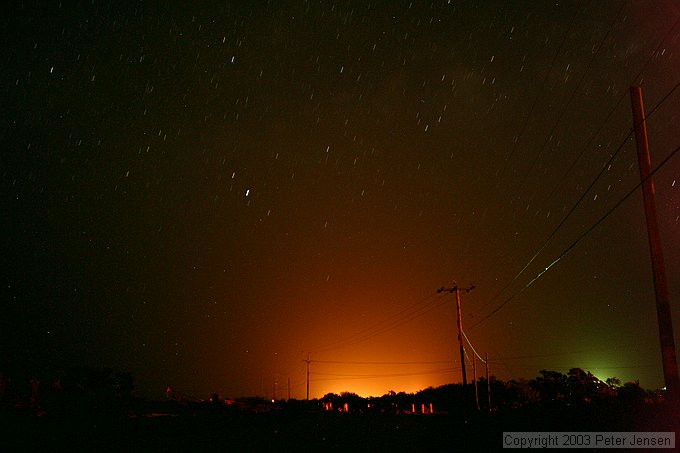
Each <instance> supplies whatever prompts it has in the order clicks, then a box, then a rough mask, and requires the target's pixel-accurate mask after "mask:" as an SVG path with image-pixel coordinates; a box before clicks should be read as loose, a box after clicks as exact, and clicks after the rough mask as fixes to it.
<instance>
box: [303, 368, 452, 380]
mask: <svg viewBox="0 0 680 453" xmlns="http://www.w3.org/2000/svg"><path fill="white" fill-rule="evenodd" d="M459 370H460V368H442V369H438V370H428V371H420V372H415V373H391V374H334V373H313V374H314V375H317V376H335V377H334V378H316V379H315V380H316V381H343V380H349V379H379V378H390V377H406V376H425V375H430V374H444V373H453V372H455V371H459Z"/></svg>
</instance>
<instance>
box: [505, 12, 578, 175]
mask: <svg viewBox="0 0 680 453" xmlns="http://www.w3.org/2000/svg"><path fill="white" fill-rule="evenodd" d="M580 9H581V7H580V6H578V7H576V11H574V15H573V17H572V18H571V22H570V23H569V27H567V31H566V32H565V33H564V36H563V37H562V41H561V42H560V45H559V47H558V48H557V51H556V52H555V55H553V58H552V61H551V62H550V69H549V70H548V72H547V73H546V75H545V77H544V78H543V82H542V83H541V88H540V89H539V90H538V94H537V95H536V97H535V98H534V101H533V103H532V104H531V108H530V109H529V114H528V115H527V116H526V118H524V123H523V124H522V128H521V129H520V132H519V134H518V135H517V138H515V140H514V142H513V146H512V149H511V150H510V156H508V158H507V159H506V160H505V165H504V166H503V168H502V169H501V172H500V174H499V176H498V183H497V184H496V187H498V185H499V184H500V183H501V181H502V180H503V176H504V174H505V171H506V170H507V167H508V165H509V163H510V160H511V159H512V157H513V156H514V154H515V152H516V151H517V147H518V144H519V142H520V139H521V138H522V136H523V135H524V132H525V130H526V128H527V125H528V124H529V120H530V119H531V117H532V115H533V113H534V109H535V108H536V105H537V104H538V100H539V99H540V97H541V94H542V93H543V90H544V89H545V86H546V84H547V82H548V78H549V77H550V74H551V73H552V71H553V68H554V67H555V62H556V61H557V57H558V56H559V55H560V53H561V52H562V48H563V47H564V43H565V42H566V41H567V38H568V37H569V34H570V32H571V29H572V27H573V26H574V22H575V21H576V17H577V16H578V12H579V11H580Z"/></svg>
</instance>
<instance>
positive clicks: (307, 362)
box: [305, 352, 311, 401]
mask: <svg viewBox="0 0 680 453" xmlns="http://www.w3.org/2000/svg"><path fill="white" fill-rule="evenodd" d="M305 362H307V398H306V399H307V401H309V362H311V360H309V352H308V353H307V360H305Z"/></svg>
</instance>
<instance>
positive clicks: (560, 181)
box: [475, 17, 680, 313]
mask: <svg viewBox="0 0 680 453" xmlns="http://www.w3.org/2000/svg"><path fill="white" fill-rule="evenodd" d="M678 24H680V17H678V18H677V19H676V21H675V22H674V23H673V25H672V26H671V27H670V28H669V30H668V31H667V32H666V34H665V35H664V37H663V38H662V39H661V41H659V44H658V45H657V46H656V48H655V50H654V51H653V52H652V53H651V55H650V57H649V58H648V59H647V61H646V62H645V63H644V65H643V66H642V68H641V69H640V71H639V72H638V73H637V75H636V76H635V78H634V79H633V81H636V80H638V79H639V78H640V76H641V75H642V73H643V72H644V71H645V70H646V68H647V66H649V63H650V62H651V61H652V59H653V58H654V55H656V54H657V53H658V51H659V49H660V48H661V46H662V45H663V43H664V42H665V41H666V39H668V37H669V36H670V34H671V33H672V32H673V30H674V29H675V28H676V27H677V26H678ZM591 61H592V60H591ZM676 88H677V85H676V86H675V87H674V88H673V89H672V90H671V91H670V92H669V93H668V94H666V96H664V98H663V99H662V100H661V101H660V102H659V103H657V104H656V106H655V107H654V108H653V109H652V110H651V111H650V112H649V113H648V114H647V115H646V117H645V119H648V118H649V117H651V116H652V114H653V113H654V112H655V111H656V110H657V109H658V107H659V106H660V105H661V104H662V103H663V102H664V101H665V100H666V99H667V98H668V97H669V96H670V95H671V93H672V92H673V91H675V89H676ZM626 95H627V93H624V94H623V95H622V96H621V97H620V98H619V100H618V101H617V102H616V105H615V106H614V108H612V110H611V111H610V112H609V114H607V116H606V117H605V119H604V121H603V122H602V123H601V124H600V127H599V128H598V129H597V130H596V131H595V132H594V133H593V134H592V135H591V137H590V139H589V140H588V141H587V142H586V144H585V145H584V146H583V147H582V149H581V152H580V153H579V154H578V156H576V159H574V161H573V162H572V163H571V165H570V166H569V168H568V169H567V170H566V171H565V173H564V174H563V175H562V177H561V178H560V180H559V181H558V183H557V184H555V188H554V189H553V191H552V192H551V193H550V194H549V195H548V196H547V197H546V199H545V200H544V202H545V201H547V200H549V199H551V198H552V197H553V196H554V194H555V192H556V191H557V190H558V188H559V187H560V185H561V184H562V182H563V181H564V179H565V178H566V177H567V175H568V174H569V173H570V172H571V171H572V170H573V168H574V166H575V165H576V162H577V161H578V160H580V158H581V157H582V156H583V154H584V153H585V151H586V149H587V148H588V146H589V145H590V143H591V142H592V141H593V140H594V139H595V137H597V135H598V134H599V133H600V131H601V130H602V129H603V128H604V125H605V124H607V122H608V121H609V119H610V118H611V116H612V115H613V114H614V112H615V111H616V109H618V107H619V105H620V104H621V102H622V101H623V99H625V97H626ZM570 101H571V99H570ZM632 134H633V129H632V128H631V130H630V131H629V133H628V135H626V137H625V138H624V140H623V142H622V143H621V145H620V146H619V147H618V148H617V149H616V151H615V152H614V154H613V155H612V156H611V157H610V158H609V160H608V161H607V163H605V164H604V166H603V167H602V169H601V170H600V172H599V173H598V175H597V176H596V177H595V179H594V180H593V182H592V183H591V184H590V185H589V186H588V188H587V189H586V190H585V191H584V192H583V193H582V195H581V197H580V198H579V199H578V201H577V202H576V204H575V205H574V206H573V207H572V208H571V210H570V211H569V213H568V214H567V215H566V216H565V217H564V218H563V219H562V221H561V222H560V224H559V225H558V226H557V227H555V229H554V230H553V232H552V233H551V234H550V236H549V237H548V239H546V241H545V242H544V243H543V245H542V246H541V247H540V248H539V250H538V251H537V252H536V253H535V254H534V255H533V256H532V258H531V259H530V260H529V262H528V263H527V264H526V265H525V266H524V267H523V268H522V269H521V270H520V271H519V272H518V273H517V274H516V275H515V276H514V277H513V278H512V280H510V281H509V282H508V283H507V284H506V285H504V286H503V288H501V290H500V291H499V292H498V293H497V294H496V295H495V296H494V297H493V298H491V300H489V301H488V302H487V303H486V304H484V305H483V306H482V307H480V308H478V309H477V310H475V313H478V312H480V311H481V310H483V309H484V308H486V307H487V306H488V305H490V304H491V303H493V302H494V301H495V300H496V299H497V298H498V297H500V295H501V294H503V293H504V292H505V290H507V289H508V287H510V285H512V283H514V282H515V281H516V280H517V278H519V277H520V276H521V275H522V274H523V273H524V271H526V269H527V267H528V266H529V265H530V264H531V263H532V262H533V261H534V260H535V259H536V257H537V256H538V255H539V254H540V253H541V251H543V249H544V248H545V246H546V245H547V243H548V242H549V241H550V240H551V239H552V237H553V236H554V235H555V234H556V232H557V230H559V228H560V227H561V226H562V225H563V224H564V223H565V222H566V220H567V219H568V218H569V217H570V216H571V214H572V213H573V212H574V211H575V210H576V208H577V207H578V206H579V204H580V203H581V202H582V201H583V199H584V198H585V196H586V195H587V194H588V192H589V191H590V189H591V188H592V187H593V186H594V185H595V183H596V182H597V181H598V180H599V178H600V177H601V176H602V174H603V173H604V172H605V170H606V169H607V168H608V167H609V164H611V163H612V162H613V160H614V158H615V157H616V156H617V155H618V153H619V152H620V151H621V149H622V147H623V146H624V145H625V143H626V142H627V141H628V139H629V138H630V137H631V135H632Z"/></svg>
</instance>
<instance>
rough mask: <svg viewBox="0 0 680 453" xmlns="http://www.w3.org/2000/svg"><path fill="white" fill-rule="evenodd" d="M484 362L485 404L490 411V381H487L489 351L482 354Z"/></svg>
mask: <svg viewBox="0 0 680 453" xmlns="http://www.w3.org/2000/svg"><path fill="white" fill-rule="evenodd" d="M484 364H485V365H486V399H487V401H486V404H487V407H488V409H489V411H491V382H489V353H486V354H484Z"/></svg>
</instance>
